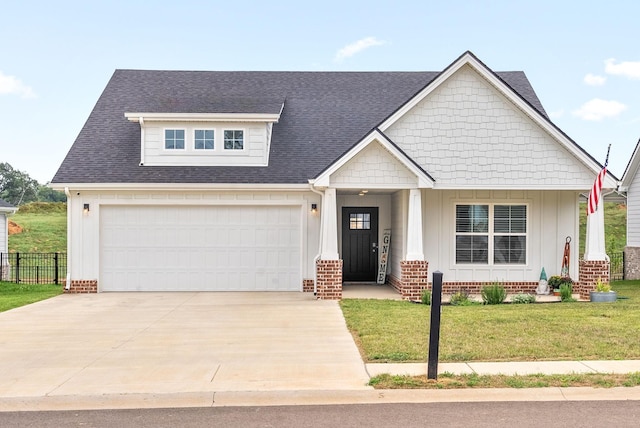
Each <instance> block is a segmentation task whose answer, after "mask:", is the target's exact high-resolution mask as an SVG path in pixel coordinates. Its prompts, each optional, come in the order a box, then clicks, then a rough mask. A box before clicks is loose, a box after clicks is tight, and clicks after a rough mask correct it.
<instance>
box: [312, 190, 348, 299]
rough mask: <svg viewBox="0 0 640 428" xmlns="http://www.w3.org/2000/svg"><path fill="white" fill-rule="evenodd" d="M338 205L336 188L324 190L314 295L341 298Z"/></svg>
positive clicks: (323, 297)
mask: <svg viewBox="0 0 640 428" xmlns="http://www.w3.org/2000/svg"><path fill="white" fill-rule="evenodd" d="M337 212H338V206H337V203H336V189H332V188H327V189H326V190H325V191H324V201H323V206H322V219H321V221H322V237H321V239H322V251H321V252H320V259H319V260H318V261H317V262H316V297H317V298H318V299H321V300H340V299H342V260H340V255H339V254H338V214H337Z"/></svg>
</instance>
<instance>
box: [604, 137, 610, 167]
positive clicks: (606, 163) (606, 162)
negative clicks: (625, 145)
mask: <svg viewBox="0 0 640 428" xmlns="http://www.w3.org/2000/svg"><path fill="white" fill-rule="evenodd" d="M610 151H611V143H609V147H608V148H607V158H606V159H605V160H604V167H605V168H606V167H607V165H609V152H610Z"/></svg>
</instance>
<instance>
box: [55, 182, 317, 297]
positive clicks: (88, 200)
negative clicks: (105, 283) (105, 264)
mask: <svg viewBox="0 0 640 428" xmlns="http://www.w3.org/2000/svg"><path fill="white" fill-rule="evenodd" d="M71 193H72V196H71V198H69V201H68V203H67V215H68V216H70V218H71V225H72V227H71V228H70V230H69V233H68V246H69V247H68V248H69V267H70V269H71V272H70V273H71V279H72V280H93V279H98V281H99V282H98V287H100V278H99V275H100V248H101V247H102V246H101V242H100V239H101V238H100V208H101V206H196V207H197V206H221V205H224V206H239V207H241V206H255V207H260V206H292V207H299V209H300V213H301V215H302V220H301V229H302V230H301V233H302V236H301V245H302V247H301V251H302V257H301V263H302V266H301V269H300V272H301V276H302V279H311V278H313V277H314V274H315V266H314V263H313V258H314V257H315V256H316V255H317V253H318V251H319V236H320V233H319V231H320V213H319V212H317V213H312V212H311V204H312V203H315V204H318V207H319V210H322V206H321V200H320V196H319V195H317V194H315V193H312V192H308V191H237V192H232V191H195V190H194V191H152V190H149V191H142V190H139V191H124V190H122V191H106V190H105V191H97V190H94V191H82V192H79V193H80V194H79V195H77V193H78V192H71ZM84 204H89V206H90V211H89V213H88V214H84V213H83V206H84ZM320 212H321V211H320ZM185 221H186V220H185ZM301 285H302V282H301Z"/></svg>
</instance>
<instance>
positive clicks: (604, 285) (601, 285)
mask: <svg viewBox="0 0 640 428" xmlns="http://www.w3.org/2000/svg"><path fill="white" fill-rule="evenodd" d="M596 291H597V292H598V293H608V292H610V291H611V284H609V283H608V282H602V279H601V278H598V280H597V281H596Z"/></svg>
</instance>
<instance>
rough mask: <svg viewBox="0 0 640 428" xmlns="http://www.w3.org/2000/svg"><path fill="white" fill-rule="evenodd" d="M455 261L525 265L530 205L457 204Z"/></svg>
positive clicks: (462, 262)
mask: <svg viewBox="0 0 640 428" xmlns="http://www.w3.org/2000/svg"><path fill="white" fill-rule="evenodd" d="M455 247H456V249H455V252H456V263H459V264H490V263H491V264H495V265H498V264H525V263H526V262H527V206H526V205H522V204H458V205H456V242H455Z"/></svg>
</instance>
